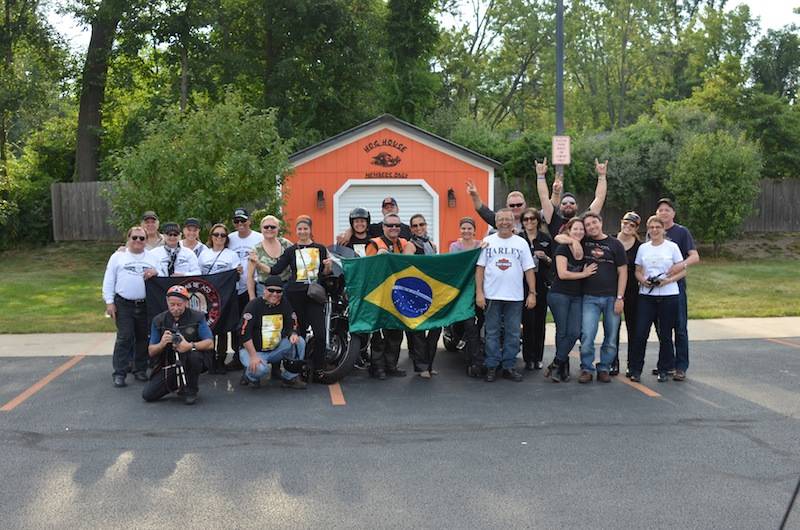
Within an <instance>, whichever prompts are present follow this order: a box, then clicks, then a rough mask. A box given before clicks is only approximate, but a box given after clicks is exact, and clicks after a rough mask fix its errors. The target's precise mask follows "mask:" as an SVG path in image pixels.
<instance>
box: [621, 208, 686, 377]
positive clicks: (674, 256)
mask: <svg viewBox="0 0 800 530" xmlns="http://www.w3.org/2000/svg"><path fill="white" fill-rule="evenodd" d="M647 234H648V235H649V236H650V241H648V242H647V243H644V244H643V245H642V246H640V247H639V251H638V252H637V253H636V279H637V280H638V281H639V285H640V287H639V302H638V305H637V315H636V334H635V337H634V343H633V348H632V354H633V358H632V359H630V361H629V363H630V370H631V381H640V380H641V375H642V368H643V367H644V353H645V348H646V347H647V337H648V336H649V335H650V326H651V325H652V324H653V323H654V322H656V321H657V322H658V323H657V325H658V337H659V348H658V381H659V382H660V383H663V382H664V381H666V380H667V374H668V373H669V371H670V370H673V369H674V368H675V348H674V346H673V343H672V332H673V331H674V330H675V325H676V323H677V317H678V307H679V306H678V284H677V281H678V280H680V279H681V278H683V277H684V276H686V269H680V270H679V272H678V273H677V274H673V275H670V273H669V272H670V270H671V268H672V266H673V265H674V264H675V263H680V262H682V261H683V255H682V254H681V250H680V248H678V245H676V244H675V243H673V242H672V241H668V240H666V239H665V238H664V235H665V230H664V222H663V221H662V220H661V219H659V218H658V217H656V216H655V215H653V216H652V217H650V218H649V219H648V220H647Z"/></svg>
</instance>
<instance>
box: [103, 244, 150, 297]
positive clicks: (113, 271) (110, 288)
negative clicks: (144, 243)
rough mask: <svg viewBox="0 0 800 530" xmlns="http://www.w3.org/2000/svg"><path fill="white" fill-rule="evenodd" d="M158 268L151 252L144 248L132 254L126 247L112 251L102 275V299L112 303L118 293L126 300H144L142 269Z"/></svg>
mask: <svg viewBox="0 0 800 530" xmlns="http://www.w3.org/2000/svg"><path fill="white" fill-rule="evenodd" d="M147 269H158V263H157V262H156V260H154V259H153V256H152V253H151V252H150V251H147V250H145V251H144V252H141V253H139V254H134V253H133V252H131V251H130V250H128V249H125V250H124V251H122V252H114V254H113V255H112V256H111V258H109V260H108V264H107V265H106V273H105V276H103V300H104V301H105V303H107V304H113V303H114V295H115V294H118V295H120V296H121V297H122V298H125V299H127V300H144V298H145V296H146V294H145V289H144V271H145V270H147Z"/></svg>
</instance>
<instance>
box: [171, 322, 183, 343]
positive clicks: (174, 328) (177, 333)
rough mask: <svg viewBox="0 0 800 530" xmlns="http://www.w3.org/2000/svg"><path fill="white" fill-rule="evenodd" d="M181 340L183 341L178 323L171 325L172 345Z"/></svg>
mask: <svg viewBox="0 0 800 530" xmlns="http://www.w3.org/2000/svg"><path fill="white" fill-rule="evenodd" d="M181 342H183V335H181V332H180V330H179V329H178V325H177V324H175V325H174V326H172V346H173V347H175V346H177V345H178V344H180V343H181Z"/></svg>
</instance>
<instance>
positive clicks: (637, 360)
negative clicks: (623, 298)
mask: <svg viewBox="0 0 800 530" xmlns="http://www.w3.org/2000/svg"><path fill="white" fill-rule="evenodd" d="M678 309H679V304H678V295H677V294H676V295H672V296H649V295H644V294H640V295H639V304H638V314H637V315H636V335H635V337H634V344H633V351H632V357H631V359H630V360H629V361H628V362H629V363H630V369H631V373H632V374H634V375H640V374H641V373H642V368H644V354H645V349H646V348H647V337H648V336H649V335H650V326H652V325H653V324H654V323H655V324H656V325H657V327H658V340H659V347H658V371H659V372H661V373H666V372H668V371H669V370H672V369H674V368H675V347H674V345H673V343H672V331H673V330H674V329H675V325H676V323H677V320H678Z"/></svg>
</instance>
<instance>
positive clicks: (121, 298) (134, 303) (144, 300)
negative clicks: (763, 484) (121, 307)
mask: <svg viewBox="0 0 800 530" xmlns="http://www.w3.org/2000/svg"><path fill="white" fill-rule="evenodd" d="M114 299H115V300H116V299H119V300H122V301H123V302H128V303H129V304H133V305H139V304H144V303H145V302H147V300H146V299H145V298H140V299H139V300H128V299H127V298H123V297H122V296H120V295H118V294H115V295H114Z"/></svg>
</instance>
